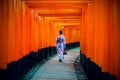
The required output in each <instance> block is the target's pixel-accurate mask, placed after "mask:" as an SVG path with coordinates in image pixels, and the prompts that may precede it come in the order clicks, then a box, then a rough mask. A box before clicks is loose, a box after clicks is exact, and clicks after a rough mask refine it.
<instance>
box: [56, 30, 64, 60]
mask: <svg viewBox="0 0 120 80" xmlns="http://www.w3.org/2000/svg"><path fill="white" fill-rule="evenodd" d="M56 49H57V54H58V57H59V61H60V62H62V61H63V58H64V55H63V52H64V49H65V37H64V36H63V35H62V31H61V30H60V31H59V35H58V36H57V38H56Z"/></svg>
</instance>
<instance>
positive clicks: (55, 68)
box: [31, 47, 80, 80]
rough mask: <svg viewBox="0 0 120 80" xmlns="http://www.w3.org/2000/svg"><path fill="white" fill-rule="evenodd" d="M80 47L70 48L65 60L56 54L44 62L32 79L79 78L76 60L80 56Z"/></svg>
mask: <svg viewBox="0 0 120 80" xmlns="http://www.w3.org/2000/svg"><path fill="white" fill-rule="evenodd" d="M79 51H80V50H79V47H78V48H75V49H72V50H69V51H68V52H67V53H68V54H67V55H65V56H64V61H63V62H59V61H58V56H57V55H56V56H55V57H53V58H52V59H50V60H48V61H47V62H46V63H44V64H43V65H42V66H41V67H40V68H39V69H38V71H37V72H36V73H35V74H34V75H33V77H32V78H31V80H78V79H77V75H76V72H75V68H74V61H75V60H76V58H77V57H78V56H79V54H80V53H79Z"/></svg>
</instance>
